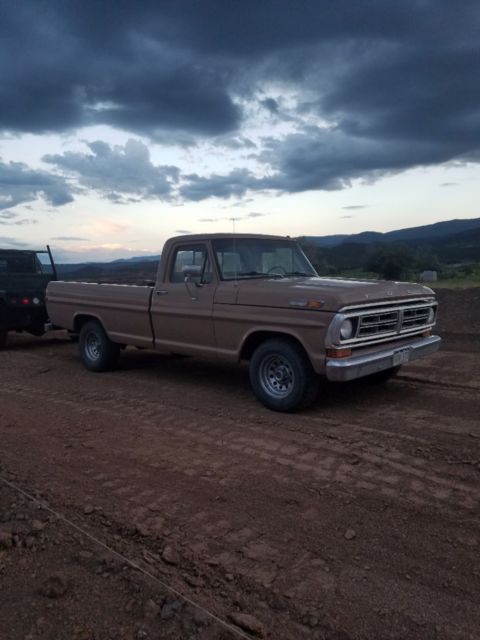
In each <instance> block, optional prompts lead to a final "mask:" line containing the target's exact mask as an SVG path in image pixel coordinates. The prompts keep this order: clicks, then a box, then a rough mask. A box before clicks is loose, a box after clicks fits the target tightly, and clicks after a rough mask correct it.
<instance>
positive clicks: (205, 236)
mask: <svg viewBox="0 0 480 640" xmlns="http://www.w3.org/2000/svg"><path fill="white" fill-rule="evenodd" d="M228 238H235V239H237V240H239V239H243V238H245V239H248V238H258V239H259V240H294V239H293V238H291V237H290V236H272V235H267V234H262V233H196V234H193V233H192V234H188V235H182V236H174V237H173V238H170V242H173V241H175V242H177V241H179V240H181V241H182V242H183V241H184V240H185V241H187V242H188V241H190V240H193V241H200V240H224V239H225V240H227V239H228Z"/></svg>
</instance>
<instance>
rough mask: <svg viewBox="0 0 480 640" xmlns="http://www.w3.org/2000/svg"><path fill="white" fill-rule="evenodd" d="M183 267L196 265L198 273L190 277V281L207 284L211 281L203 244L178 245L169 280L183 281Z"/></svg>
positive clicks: (206, 254)
mask: <svg viewBox="0 0 480 640" xmlns="http://www.w3.org/2000/svg"><path fill="white" fill-rule="evenodd" d="M185 267H198V275H195V276H191V277H190V280H191V281H192V282H198V284H208V283H209V282H211V281H212V267H211V263H210V259H209V257H208V252H207V247H206V246H205V245H188V246H182V247H178V249H177V250H176V251H175V255H174V258H173V264H172V270H171V272H170V282H184V281H185V272H184V268H185Z"/></svg>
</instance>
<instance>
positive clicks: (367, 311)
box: [331, 298, 437, 346]
mask: <svg viewBox="0 0 480 640" xmlns="http://www.w3.org/2000/svg"><path fill="white" fill-rule="evenodd" d="M436 307H437V303H436V301H435V300H434V299H432V298H430V299H413V300H408V301H404V300H398V301H395V302H391V303H380V304H375V303H370V304H368V305H364V306H361V307H349V308H344V309H342V311H341V313H340V314H339V316H338V324H339V326H340V325H341V323H342V322H343V321H344V320H345V319H347V318H348V319H350V320H351V321H352V322H353V324H354V334H353V336H352V337H351V338H349V339H345V340H344V339H341V338H340V339H339V338H338V334H337V339H336V341H335V344H336V345H337V346H356V345H357V344H358V345H361V344H365V345H368V344H374V343H376V342H383V341H387V340H392V339H395V338H401V337H403V336H409V335H414V334H416V333H417V334H419V333H422V332H423V331H425V330H427V329H430V328H432V327H433V326H434V325H435V321H436V313H435V315H434V319H433V321H431V320H430V322H429V317H430V311H431V309H434V310H436ZM332 337H333V335H332ZM331 344H334V342H333V340H332V341H331Z"/></svg>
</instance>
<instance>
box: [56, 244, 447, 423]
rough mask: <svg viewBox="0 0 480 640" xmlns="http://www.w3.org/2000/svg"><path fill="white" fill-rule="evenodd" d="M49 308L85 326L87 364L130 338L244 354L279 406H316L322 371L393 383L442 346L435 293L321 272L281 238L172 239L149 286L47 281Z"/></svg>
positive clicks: (263, 392)
mask: <svg viewBox="0 0 480 640" xmlns="http://www.w3.org/2000/svg"><path fill="white" fill-rule="evenodd" d="M47 308H48V314H49V317H50V319H51V322H52V323H53V324H54V325H56V326H59V327H64V328H66V329H68V330H69V331H71V332H74V333H78V334H79V336H80V339H79V342H80V353H81V357H82V360H83V362H84V364H85V366H86V367H87V368H88V369H89V370H91V371H105V370H108V369H111V368H112V367H114V366H115V365H116V363H117V361H118V357H119V353H120V349H121V348H122V347H124V346H126V345H135V346H137V347H144V348H145V347H147V348H150V349H156V350H159V351H163V352H165V351H166V352H173V353H178V354H184V355H190V356H202V357H205V356H206V357H212V356H213V357H215V358H221V359H223V360H225V361H230V362H237V363H239V362H241V361H248V362H249V369H250V381H251V385H252V388H253V391H254V393H255V395H256V396H257V398H258V399H259V400H260V401H261V402H262V403H263V404H264V405H266V406H267V407H269V408H270V409H274V410H277V411H294V410H297V409H299V408H302V407H305V406H306V405H308V404H310V403H311V402H313V400H314V399H315V397H316V395H317V392H318V382H319V379H320V377H321V376H324V377H325V376H326V377H327V378H328V379H329V380H336V381H344V380H352V379H354V378H360V377H364V376H369V377H370V378H371V379H376V380H379V381H380V380H386V379H388V378H389V377H390V376H391V375H393V374H395V373H396V372H397V371H398V369H399V368H400V366H401V365H403V364H405V363H407V362H409V361H410V360H414V359H416V358H420V357H422V356H426V355H428V354H431V353H433V352H434V351H436V350H437V349H438V348H439V346H440V338H439V337H438V336H435V335H432V329H433V327H434V325H435V322H436V312H437V302H436V300H435V296H434V293H433V291H432V290H431V289H429V288H427V287H424V286H421V285H418V284H410V283H401V282H385V281H373V280H370V281H355V280H344V279H336V278H320V277H318V275H317V273H316V272H315V269H314V268H313V267H312V265H311V264H310V263H309V261H308V259H307V258H306V256H305V255H304V253H303V252H302V250H301V248H300V247H299V245H298V244H297V243H296V242H294V241H293V240H291V239H289V238H284V237H276V236H259V235H240V234H212V235H201V236H200V235H197V236H193V235H189V236H180V237H176V238H172V239H170V240H169V241H168V242H167V243H166V245H165V247H164V250H163V253H162V257H161V260H160V264H159V267H158V275H157V281H156V284H155V285H154V286H136V285H117V284H87V283H80V282H51V283H50V284H49V285H48V289H47Z"/></svg>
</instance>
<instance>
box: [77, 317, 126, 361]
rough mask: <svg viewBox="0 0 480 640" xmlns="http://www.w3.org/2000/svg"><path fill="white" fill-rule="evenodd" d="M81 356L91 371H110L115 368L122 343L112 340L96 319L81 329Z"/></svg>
mask: <svg viewBox="0 0 480 640" xmlns="http://www.w3.org/2000/svg"><path fill="white" fill-rule="evenodd" d="M79 342H80V356H81V358H82V361H83V364H84V365H85V367H86V368H87V369H88V370H89V371H109V370H110V369H113V368H115V366H116V364H117V362H118V357H119V355H120V345H118V344H116V343H115V342H112V341H111V340H110V338H109V337H108V336H107V334H106V332H105V329H104V328H103V327H102V325H101V324H100V323H99V322H97V321H96V320H91V321H90V322H87V323H86V324H84V325H83V327H82V329H81V331H80V340H79Z"/></svg>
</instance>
